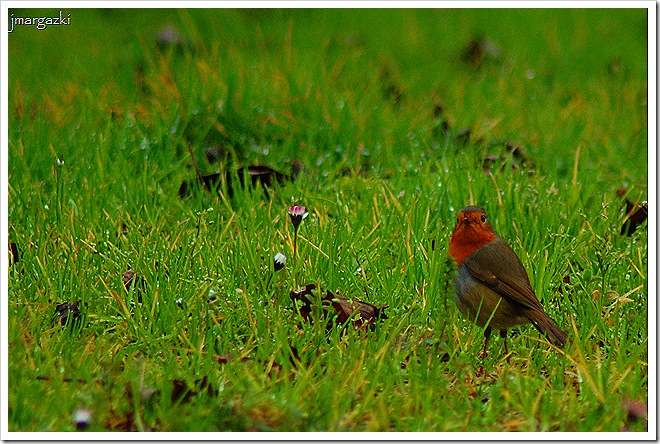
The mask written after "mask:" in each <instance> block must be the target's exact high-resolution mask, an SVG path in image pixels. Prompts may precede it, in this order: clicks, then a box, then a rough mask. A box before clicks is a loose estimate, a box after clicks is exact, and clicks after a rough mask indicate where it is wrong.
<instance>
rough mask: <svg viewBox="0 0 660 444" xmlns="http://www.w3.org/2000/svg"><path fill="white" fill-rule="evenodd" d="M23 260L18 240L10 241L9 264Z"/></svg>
mask: <svg viewBox="0 0 660 444" xmlns="http://www.w3.org/2000/svg"><path fill="white" fill-rule="evenodd" d="M19 260H21V254H20V253H19V251H18V245H16V242H9V265H10V266H11V265H13V264H15V263H16V262H18V261H19Z"/></svg>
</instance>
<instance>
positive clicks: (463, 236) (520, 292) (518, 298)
mask: <svg viewBox="0 0 660 444" xmlns="http://www.w3.org/2000/svg"><path fill="white" fill-rule="evenodd" d="M449 254H450V256H452V258H454V260H455V261H456V265H457V267H458V270H457V274H456V278H455V280H454V282H455V284H456V294H455V299H456V304H457V305H458V309H459V310H460V311H461V312H462V313H463V314H464V315H466V316H468V317H470V319H471V320H473V321H475V322H476V324H477V325H478V326H480V327H484V326H486V325H487V328H486V330H485V335H486V344H485V347H484V353H485V352H486V348H487V347H488V338H489V337H490V333H491V330H499V331H500V335H501V336H502V337H503V338H505V342H504V345H505V348H506V330H507V328H509V327H513V326H516V325H521V324H528V323H531V324H533V325H534V327H536V328H537V329H538V330H539V331H540V332H541V333H543V334H545V335H546V336H547V337H548V339H549V340H550V341H551V342H552V343H553V344H555V345H556V346H563V345H564V344H566V340H567V336H566V333H564V332H563V331H562V330H561V329H560V328H559V326H558V325H557V323H556V322H555V321H554V320H553V319H552V318H551V317H550V316H548V314H547V313H546V312H545V310H543V307H542V306H541V303H540V302H539V300H538V298H537V297H536V294H535V293H534V290H533V289H532V286H531V284H530V282H529V277H528V276H527V272H526V271H525V267H524V266H523V264H522V262H521V261H520V259H519V258H518V256H517V255H516V253H515V252H514V251H513V250H512V249H511V247H509V245H508V244H507V243H506V242H504V241H503V240H502V239H501V238H500V237H499V236H498V235H497V233H495V230H494V229H493V227H492V226H491V224H490V222H489V221H488V218H487V216H486V212H485V211H484V209H483V208H481V207H477V206H467V207H465V208H463V209H462V210H461V211H459V213H458V220H457V221H456V227H455V228H454V233H453V234H452V237H451V240H450V242H449ZM507 353H508V349H507Z"/></svg>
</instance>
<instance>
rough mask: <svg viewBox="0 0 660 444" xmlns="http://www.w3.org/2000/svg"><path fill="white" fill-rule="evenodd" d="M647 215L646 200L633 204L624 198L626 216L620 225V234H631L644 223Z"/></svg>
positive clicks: (647, 205) (647, 206)
mask: <svg viewBox="0 0 660 444" xmlns="http://www.w3.org/2000/svg"><path fill="white" fill-rule="evenodd" d="M648 215H649V204H648V202H647V201H644V202H642V203H640V204H639V205H635V204H633V203H632V202H630V201H629V200H628V199H626V216H625V218H624V219H623V225H622V226H621V234H622V235H624V234H625V235H626V236H632V234H633V233H634V232H635V231H636V230H637V227H639V226H640V225H641V224H643V223H644V221H645V220H646V218H647V217H648Z"/></svg>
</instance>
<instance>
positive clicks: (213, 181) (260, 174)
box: [179, 163, 299, 197]
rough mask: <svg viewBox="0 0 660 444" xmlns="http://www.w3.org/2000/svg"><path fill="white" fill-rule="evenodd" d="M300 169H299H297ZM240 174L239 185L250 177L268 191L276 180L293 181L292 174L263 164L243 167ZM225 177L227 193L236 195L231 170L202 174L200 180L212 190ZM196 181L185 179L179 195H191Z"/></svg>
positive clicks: (242, 184)
mask: <svg viewBox="0 0 660 444" xmlns="http://www.w3.org/2000/svg"><path fill="white" fill-rule="evenodd" d="M295 167H296V164H295V163H294V168H293V170H294V171H296V168H295ZM297 171H299V169H298V170H297ZM236 175H237V176H238V185H239V186H240V187H242V188H244V187H245V182H246V177H249V178H250V180H251V183H252V186H257V185H258V184H261V185H262V186H263V187H264V190H265V191H266V193H268V191H267V190H266V188H267V187H272V186H273V185H274V184H275V183H276V182H277V183H278V184H283V183H284V182H287V181H291V180H292V176H291V175H288V174H284V173H280V172H279V171H276V170H274V169H272V168H270V167H267V166H263V165H251V166H248V167H246V168H242V169H239V170H237V171H236ZM223 177H224V180H225V183H226V185H227V194H228V195H229V197H233V196H234V183H233V180H232V179H233V174H232V172H231V171H225V173H224V174H222V173H213V174H207V175H205V176H201V177H200V178H199V180H200V181H201V182H202V185H203V186H204V189H205V190H206V191H212V190H215V189H217V188H218V187H219V186H220V185H221V183H222V178H223ZM194 183H195V181H187V180H185V181H183V182H182V183H181V186H180V187H179V197H186V196H188V195H190V193H191V191H192V189H193V187H194Z"/></svg>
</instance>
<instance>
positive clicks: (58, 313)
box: [53, 299, 82, 325]
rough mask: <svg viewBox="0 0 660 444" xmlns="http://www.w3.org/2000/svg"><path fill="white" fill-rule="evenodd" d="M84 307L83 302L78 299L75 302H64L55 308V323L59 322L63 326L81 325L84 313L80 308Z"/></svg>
mask: <svg viewBox="0 0 660 444" xmlns="http://www.w3.org/2000/svg"><path fill="white" fill-rule="evenodd" d="M81 306H82V301H81V300H80V299H78V300H77V301H75V302H63V303H61V304H57V306H56V307H55V314H54V315H53V322H54V323H55V322H57V321H59V322H60V324H61V325H66V324H67V323H69V325H74V324H76V323H79V321H80V320H81V319H82V313H81V311H80V308H81Z"/></svg>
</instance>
